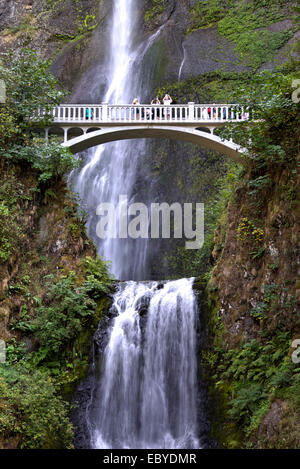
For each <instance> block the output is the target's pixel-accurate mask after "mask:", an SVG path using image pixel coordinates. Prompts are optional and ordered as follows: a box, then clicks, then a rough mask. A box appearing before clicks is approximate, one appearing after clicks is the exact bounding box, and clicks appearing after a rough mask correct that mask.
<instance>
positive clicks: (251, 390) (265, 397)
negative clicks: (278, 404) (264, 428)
mask: <svg viewBox="0 0 300 469" xmlns="http://www.w3.org/2000/svg"><path fill="white" fill-rule="evenodd" d="M290 344H291V334H290V332H284V331H280V330H277V331H276V333H275V334H273V335H272V337H271V338H267V339H265V340H264V341H261V342H259V341H257V340H256V339H254V340H252V341H251V342H249V343H246V344H245V345H243V346H242V347H240V348H235V349H232V350H228V351H226V352H224V351H222V350H221V349H218V350H216V352H215V354H214V356H210V367H211V368H212V369H214V370H216V374H215V377H214V379H215V380H216V382H217V387H218V388H220V389H223V388H224V387H226V386H228V383H233V384H232V385H231V387H230V389H231V400H230V407H229V410H228V415H229V416H230V417H231V419H233V420H234V421H235V422H236V423H238V424H239V425H242V426H243V429H244V431H245V433H246V435H247V436H249V435H250V434H251V433H252V432H254V431H255V430H256V429H257V428H258V426H259V424H260V422H261V419H262V418H263V417H264V416H265V414H266V413H267V412H268V410H269V408H270V405H271V401H272V400H274V399H275V398H289V399H291V400H292V402H293V403H294V405H295V406H296V407H297V408H299V388H297V385H298V386H299V381H300V368H299V367H298V368H297V365H295V364H293V363H292V361H291V358H290V356H289V348H290ZM211 360H212V362H211ZM226 383H227V384H226ZM296 389H297V391H296Z"/></svg>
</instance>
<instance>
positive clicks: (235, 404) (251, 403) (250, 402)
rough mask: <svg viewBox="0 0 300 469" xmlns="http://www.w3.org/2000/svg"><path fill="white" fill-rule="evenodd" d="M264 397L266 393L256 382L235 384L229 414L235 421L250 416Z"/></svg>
mask: <svg viewBox="0 0 300 469" xmlns="http://www.w3.org/2000/svg"><path fill="white" fill-rule="evenodd" d="M266 397H267V394H266V393H265V392H264V391H263V387H262V386H261V385H260V384H258V383H251V382H248V383H247V382H246V383H245V384H243V385H242V386H236V388H235V390H234V393H233V398H232V401H231V405H232V408H231V409H230V411H229V415H230V416H231V417H232V418H233V419H235V420H237V421H239V420H243V419H245V418H250V416H251V415H252V414H253V413H254V411H255V410H256V409H257V407H258V405H259V404H260V402H261V401H262V400H263V399H265V398H266Z"/></svg>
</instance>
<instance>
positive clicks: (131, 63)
mask: <svg viewBox="0 0 300 469" xmlns="http://www.w3.org/2000/svg"><path fill="white" fill-rule="evenodd" d="M137 7H138V2H137V0H114V8H113V20H112V24H111V45H110V54H109V67H108V70H109V74H108V83H109V87H108V89H107V92H106V94H105V97H104V100H103V101H104V102H108V103H110V104H122V103H123V104H129V103H131V102H132V100H133V98H135V97H136V96H139V97H141V96H142V95H143V94H144V93H145V92H146V91H145V90H146V88H148V87H149V84H148V83H146V82H147V80H145V77H143V75H142V61H143V58H144V56H145V54H146V52H147V50H149V47H151V45H152V43H153V41H154V40H155V38H156V37H157V36H158V35H159V33H160V30H159V31H158V32H157V33H155V34H154V35H152V36H151V37H150V38H149V39H148V40H146V41H144V42H142V43H141V44H140V45H139V46H138V47H136V48H133V41H134V31H135V29H134V20H135V18H136V15H137V13H136V12H137V11H138V8H137ZM144 153H145V142H144V141H143V140H138V141H135V142H116V143H110V144H107V145H102V146H99V147H97V148H96V149H90V150H89V151H88V152H87V155H86V158H85V164H84V166H83V168H82V169H81V170H80V171H79V172H77V171H75V172H74V173H73V174H72V175H71V181H72V184H73V188H74V191H75V192H77V193H78V194H79V196H80V198H81V200H82V201H83V203H84V204H85V207H86V211H87V212H88V215H89V216H88V223H87V228H88V233H89V235H90V236H91V238H92V239H93V240H94V241H95V243H96V245H97V247H98V250H99V253H100V254H101V255H102V256H103V258H104V259H106V260H109V261H110V262H111V266H112V273H113V274H114V275H115V276H116V278H118V279H121V280H126V279H129V278H130V279H132V280H141V279H142V280H144V279H146V278H147V272H146V255H147V241H146V240H144V239H143V240H142V239H139V240H136V241H133V240H131V239H106V240H101V239H99V238H98V237H97V235H96V232H95V229H96V226H97V222H98V220H99V219H98V217H97V215H96V209H97V206H98V205H99V204H100V203H103V202H109V203H112V204H113V205H114V207H115V209H116V213H117V214H118V213H119V209H120V203H119V196H120V195H124V196H127V199H128V203H133V202H134V197H135V194H134V193H133V188H134V186H135V182H136V179H137V176H138V172H137V167H138V162H139V159H140V158H141V157H142V156H143V154H144ZM137 251H138V252H139V255H136V252H137Z"/></svg>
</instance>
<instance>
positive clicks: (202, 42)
mask: <svg viewBox="0 0 300 469" xmlns="http://www.w3.org/2000/svg"><path fill="white" fill-rule="evenodd" d="M206 3H209V4H210V3H217V4H218V7H219V10H218V11H215V10H208V12H207V10H206V9H205V8H206V7H205V6H203V7H201V5H200V4H201V2H199V1H197V0H184V1H182V0H180V1H179V0H178V1H176V0H165V1H164V0H161V1H160V2H153V1H152V0H143V1H141V7H140V11H139V12H138V13H139V14H138V15H137V20H136V22H137V23H136V31H137V40H140V39H141V38H142V37H147V35H149V34H151V33H153V32H155V31H157V30H158V28H162V34H161V37H160V40H159V42H158V44H157V46H156V48H155V56H156V57H155V61H161V66H160V70H157V80H156V83H154V84H153V86H154V87H156V86H159V85H162V84H163V83H165V82H166V81H167V82H174V81H177V80H178V79H181V80H183V79H187V78H190V77H195V76H198V75H200V74H203V73H207V72H212V71H216V70H223V71H240V70H253V69H258V68H262V69H263V68H270V67H273V66H274V65H276V63H280V62H282V61H284V60H285V59H286V56H287V53H288V47H289V45H290V44H292V43H293V42H294V40H295V38H296V37H298V35H299V33H298V32H297V31H296V29H295V26H294V25H293V23H292V18H293V13H292V10H291V6H290V4H289V3H288V4H286V5H283V4H282V2H281V0H277V1H276V2H273V3H272V5H273V6H272V5H271V6H270V8H269V9H270V11H269V12H268V9H267V6H266V5H265V7H264V10H263V12H264V16H265V17H263V15H262V22H258V21H255V20H254V19H253V12H255V11H256V12H257V14H262V13H261V10H259V11H257V10H255V2H252V1H251V2H248V5H249V8H248V7H247V8H248V9H247V8H246V9H243V5H242V4H243V2H236V3H237V7H236V11H235V16H236V19H237V22H238V23H239V24H238V23H237V24H236V23H235V22H234V13H233V11H234V10H231V9H230V8H229V7H228V6H227V7H226V5H225V4H227V3H226V2H222V1H221V0H220V1H217V2H206ZM257 3H258V7H259V6H260V5H259V3H261V2H257ZM265 3H266V2H265ZM219 4H220V5H219ZM281 4H282V5H281ZM199 5H200V6H199ZM224 5H225V6H224ZM111 8H112V2H111V1H109V0H101V1H99V0H88V1H83V0H76V1H75V0H64V1H62V0H24V1H21V0H2V2H1V5H0V51H4V50H5V49H6V48H13V49H19V48H21V47H27V46H29V47H33V48H35V49H37V50H38V51H39V53H40V54H41V55H42V56H43V57H48V58H49V59H50V60H51V61H52V62H53V64H52V70H53V71H54V72H55V73H56V75H57V76H58V77H59V78H60V80H61V81H62V83H63V85H64V86H65V87H66V88H67V89H69V90H70V91H71V92H73V98H74V99H75V98H76V99H77V101H80V100H82V101H84V100H87V98H88V97H89V96H88V88H89V84H90V83H91V81H92V82H94V77H95V76H97V82H100V83H101V81H102V79H101V76H102V77H103V81H104V80H105V79H104V77H105V66H106V64H105V59H104V56H105V50H106V48H107V37H108V30H109V27H110V24H109V18H110V13H111ZM201 8H203V10H201ZM251 8H252V9H251ZM209 15H210V16H209ZM261 37H263V40H264V41H265V42H262V39H261ZM259 38H260V39H259ZM239 40H240V43H241V44H242V45H239V46H237V43H239ZM252 49H253V50H252ZM95 65H97V67H96V68H95ZM99 77H100V79H99ZM79 85H80V93H79V90H78V91H77V92H76V89H78V86H79ZM101 89H102V91H103V88H101V86H100V89H99V97H100V98H101Z"/></svg>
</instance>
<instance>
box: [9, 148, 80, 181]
mask: <svg viewBox="0 0 300 469" xmlns="http://www.w3.org/2000/svg"><path fill="white" fill-rule="evenodd" d="M0 157H3V158H6V159H7V160H11V161H13V162H15V163H16V162H27V163H29V165H30V166H31V167H32V168H33V169H35V170H37V171H38V173H40V176H39V178H38V180H39V182H46V181H48V180H49V179H51V178H52V177H55V178H57V177H61V176H64V175H65V174H67V173H68V172H69V171H71V170H72V169H74V168H78V166H79V161H78V160H77V159H76V157H75V156H74V155H72V153H71V152H70V151H69V150H68V149H67V148H63V147H62V146H61V145H60V144H58V143H50V144H35V145H32V146H29V145H28V146H22V145H14V146H11V147H10V148H9V149H6V150H2V151H1V150H0Z"/></svg>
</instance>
